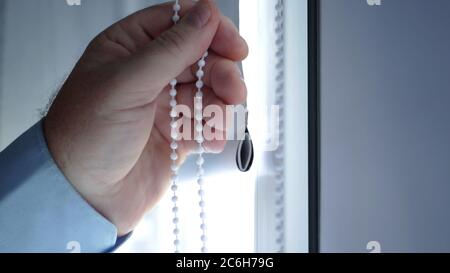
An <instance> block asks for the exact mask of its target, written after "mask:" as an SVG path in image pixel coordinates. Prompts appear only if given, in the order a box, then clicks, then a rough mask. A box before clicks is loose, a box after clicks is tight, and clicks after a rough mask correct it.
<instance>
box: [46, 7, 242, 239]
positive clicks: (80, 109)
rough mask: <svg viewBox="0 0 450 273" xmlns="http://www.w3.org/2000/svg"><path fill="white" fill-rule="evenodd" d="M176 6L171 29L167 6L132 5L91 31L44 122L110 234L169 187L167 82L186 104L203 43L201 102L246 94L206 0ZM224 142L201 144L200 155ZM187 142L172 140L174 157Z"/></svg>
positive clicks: (228, 34) (234, 45)
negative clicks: (112, 227) (176, 17)
mask: <svg viewBox="0 0 450 273" xmlns="http://www.w3.org/2000/svg"><path fill="white" fill-rule="evenodd" d="M181 4H182V11H181V15H182V16H183V19H182V20H181V21H180V23H179V24H177V25H176V26H174V27H172V21H171V16H172V13H173V11H172V5H173V3H170V4H163V5H159V6H154V7H150V8H148V9H145V10H142V11H139V12H137V13H135V14H133V15H131V16H129V17H128V18H125V19H124V20H122V21H120V22H118V23H116V24H114V25H113V26H111V27H110V28H108V29H107V30H105V31H104V32H103V33H101V34H100V35H99V36H97V37H96V38H95V39H94V40H93V41H92V42H91V43H90V45H89V47H88V48H87V49H86V52H85V53H84V55H83V56H82V58H81V59H80V61H79V62H78V64H77V65H76V67H75V69H74V70H73V72H72V73H71V75H70V76H69V78H68V80H67V81H66V83H65V84H64V86H63V87H62V89H61V91H60V93H59V95H58V96H57V98H56V100H55V102H54V103H53V105H52V107H51V108H50V111H49V113H48V115H47V117H46V119H45V123H44V130H45V135H46V139H47V142H48V145H49V148H50V151H51V153H52V155H53V157H54V158H55V161H56V162H57V164H58V166H59V167H60V168H61V170H62V171H63V173H64V174H65V176H66V177H67V178H68V179H69V181H70V182H71V183H72V184H73V186H74V187H75V188H76V189H77V190H78V191H79V192H80V194H81V195H82V196H83V197H84V198H85V199H86V200H87V201H88V202H89V203H90V204H91V205H92V206H93V207H94V208H96V209H97V210H98V211H99V212H100V213H101V214H102V215H104V216H105V217H106V218H108V219H109V220H110V221H111V222H112V223H114V224H115V225H116V226H117V228H118V231H119V235H124V234H127V233H129V232H130V231H131V230H132V229H133V228H134V227H135V225H136V224H137V223H138V222H139V220H140V219H141V218H142V217H143V215H144V214H145V213H146V212H147V211H148V210H149V209H151V208H152V207H153V206H154V205H155V204H156V203H157V202H158V201H159V199H160V198H161V197H162V195H163V194H164V192H165V191H166V190H167V188H168V185H169V180H170V165H171V160H170V156H169V155H170V153H171V150H170V148H169V145H170V142H171V136H170V118H169V113H170V106H169V101H170V96H169V88H168V84H169V82H170V80H171V79H173V78H177V79H178V82H179V85H178V87H177V89H178V92H179V93H178V94H179V95H178V97H177V100H178V103H179V104H183V105H187V106H189V107H190V108H191V109H192V108H193V104H194V100H193V97H194V94H195V92H196V88H195V82H196V77H195V71H196V70H197V66H196V63H197V61H198V60H199V59H200V58H201V56H202V54H203V53H204V52H205V51H206V50H208V49H210V55H209V57H208V61H207V66H206V68H205V77H204V81H205V84H206V87H205V90H204V93H205V98H204V103H205V104H207V105H208V104H214V105H218V106H220V107H225V105H228V104H241V103H243V102H244V101H245V98H246V87H245V84H244V82H243V81H242V80H241V74H240V71H239V69H238V67H237V65H236V63H235V62H237V61H241V60H242V59H244V58H245V57H246V56H247V53H248V48H247V44H246V43H245V41H244V40H243V39H242V38H241V37H240V36H239V33H238V31H237V29H236V27H235V26H234V25H233V23H232V22H231V21H230V20H229V19H228V18H226V17H224V16H222V15H221V14H220V12H219V11H218V9H217V7H216V6H215V4H214V2H213V1H212V0H201V1H200V2H199V3H197V4H195V3H194V2H193V1H191V0H185V1H181ZM191 111H193V110H191ZM185 118H186V117H185ZM217 129H218V130H223V128H217ZM224 146H225V141H219V140H216V141H209V142H206V143H205V148H206V150H207V151H209V152H220V151H222V150H223V148H224ZM195 147H196V145H195V141H188V140H184V141H181V142H180V147H179V154H180V157H181V158H180V163H181V162H182V161H183V160H184V159H185V158H186V156H187V155H188V154H189V153H191V152H192V151H193V149H194V148H195Z"/></svg>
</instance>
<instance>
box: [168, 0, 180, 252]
mask: <svg viewBox="0 0 450 273" xmlns="http://www.w3.org/2000/svg"><path fill="white" fill-rule="evenodd" d="M180 10H181V6H180V3H179V0H176V1H175V4H174V5H173V13H174V14H173V16H172V21H173V23H174V24H177V23H178V21H179V20H180V14H179V13H180ZM176 86H177V80H176V79H173V80H172V81H171V82H170V87H171V89H170V97H171V100H170V107H171V111H170V118H171V122H170V128H171V138H172V143H171V144H170V149H172V153H171V155H170V159H171V160H172V165H171V171H172V177H171V180H172V187H171V189H172V192H173V196H172V203H173V207H172V213H173V220H172V221H173V224H174V229H173V234H174V236H175V239H174V241H173V245H174V248H175V253H178V252H179V251H180V249H179V246H180V239H179V234H180V229H179V227H178V223H179V218H178V196H177V191H178V164H177V160H178V153H177V150H178V143H177V141H178V138H179V135H178V131H177V128H178V123H177V120H176V118H177V117H178V113H177V110H176V107H177V99H176V98H177V89H176Z"/></svg>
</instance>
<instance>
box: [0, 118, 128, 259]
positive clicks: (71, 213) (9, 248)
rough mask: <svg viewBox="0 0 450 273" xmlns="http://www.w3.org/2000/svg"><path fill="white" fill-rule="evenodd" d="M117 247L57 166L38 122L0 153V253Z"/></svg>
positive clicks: (111, 230)
mask: <svg viewBox="0 0 450 273" xmlns="http://www.w3.org/2000/svg"><path fill="white" fill-rule="evenodd" d="M125 238H126V237H125ZM122 242H123V239H120V240H117V229H116V227H115V226H114V225H113V224H112V223H110V222H109V221H108V220H107V219H105V218H104V217H103V216H102V215H100V214H99V213H98V212H97V211H96V210H95V209H93V208H92V207H91V206H90V205H89V204H88V203H87V202H86V201H85V200H84V199H83V198H82V197H81V196H80V195H79V193H78V192H77V191H76V190H75V189H74V188H73V187H72V185H71V184H70V182H68V181H67V179H66V178H65V177H64V175H63V174H62V172H61V171H60V170H59V169H58V167H57V166H56V164H55V162H54V160H53V158H52V156H51V154H50V152H49V150H48V148H47V144H46V142H45V139H44V135H43V129H42V122H39V123H37V124H36V125H35V126H33V127H32V128H31V129H29V130H28V131H27V132H26V133H24V134H23V135H22V136H21V137H19V138H18V139H17V140H16V141H15V142H14V143H12V144H11V145H10V146H9V147H8V148H6V149H5V150H4V151H3V152H1V153H0V252H56V253H61V252H62V253H64V252H82V253H85V252H88V253H92V252H108V251H112V250H114V249H115V247H117V246H118V245H117V244H120V243H122ZM116 243H117V244H116Z"/></svg>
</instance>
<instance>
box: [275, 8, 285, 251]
mask: <svg viewBox="0 0 450 273" xmlns="http://www.w3.org/2000/svg"><path fill="white" fill-rule="evenodd" d="M275 10H276V17H275V23H276V29H275V32H276V35H277V39H276V42H275V43H276V48H277V51H276V58H277V62H276V71H277V72H276V78H275V81H276V103H277V104H278V105H279V106H280V108H281V111H280V145H279V147H278V149H277V151H276V152H275V172H276V177H275V181H276V185H275V196H276V197H275V207H276V210H275V211H276V212H275V229H276V230H275V234H276V238H275V244H276V251H277V252H280V253H282V252H284V251H285V234H284V233H285V223H284V222H285V219H284V218H285V211H284V210H285V207H284V206H285V170H284V165H285V164H284V163H285V162H284V161H285V152H284V141H283V140H284V118H285V116H284V111H283V108H284V105H285V88H284V61H285V60H284V11H285V5H284V0H278V1H277V4H276V6H275Z"/></svg>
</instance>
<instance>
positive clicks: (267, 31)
mask: <svg viewBox="0 0 450 273" xmlns="http://www.w3.org/2000/svg"><path fill="white" fill-rule="evenodd" d="M160 2H163V1H159V0H81V5H79V6H71V5H68V3H67V1H66V0H1V1H0V150H3V149H4V148H5V147H6V146H7V145H9V144H10V143H11V142H12V141H13V140H14V139H16V138H17V137H18V136H19V135H20V134H21V133H23V132H24V131H26V130H27V129H28V128H29V127H31V126H32V125H33V124H34V123H36V122H37V121H38V120H39V119H41V118H42V113H44V112H45V109H46V106H47V104H48V102H49V100H50V98H51V97H52V96H53V95H54V94H56V92H57V91H58V90H59V88H60V86H61V85H62V84H63V82H64V81H65V79H66V77H67V76H68V75H69V73H70V71H71V70H72V68H73V66H74V65H75V63H76V61H77V60H78V58H79V57H80V56H81V54H82V53H83V51H84V49H85V47H86V46H87V44H88V43H89V41H90V40H91V39H92V38H94V37H95V36H96V35H97V34H98V33H100V32H101V31H102V30H103V29H105V28H106V27H108V26H109V25H111V24H112V23H114V22H115V21H117V20H119V19H121V18H123V17H125V16H127V15H129V14H131V13H132V12H134V11H136V10H138V9H141V8H144V7H147V6H150V5H153V4H157V3H160ZM216 2H217V3H218V5H219V6H220V9H221V10H222V12H223V13H224V14H225V15H227V16H229V17H230V18H232V20H233V21H234V22H235V23H236V25H238V26H240V29H241V32H242V35H243V36H244V37H245V38H246V39H247V41H248V43H249V45H250V50H251V53H250V56H249V58H248V60H246V62H244V64H243V67H244V74H245V77H246V81H247V85H248V88H249V101H248V107H249V110H250V129H251V130H252V136H253V138H254V141H255V148H256V152H257V154H256V158H255V166H254V168H253V169H252V171H251V172H249V173H246V174H243V173H240V172H238V170H237V169H236V168H235V166H234V154H233V153H234V152H235V150H234V149H235V147H234V146H233V145H234V144H233V143H231V144H230V145H229V149H228V151H227V152H226V153H225V154H223V155H218V156H217V155H216V156H210V157H209V158H208V159H207V161H206V164H207V166H208V167H207V168H206V172H207V173H208V175H209V176H208V178H207V181H208V184H207V186H206V204H207V222H208V240H209V242H208V248H209V250H210V251H212V252H254V251H257V252H271V251H274V250H275V244H276V243H275V236H276V235H275V221H274V215H275V212H274V211H275V208H274V205H273V204H274V198H275V197H274V194H273V192H274V171H273V169H272V165H271V161H270V160H267V158H268V155H270V151H269V152H267V151H265V150H264V149H263V148H262V147H263V146H264V143H265V142H267V141H268V139H267V138H268V130H270V128H269V124H270V118H271V116H270V113H269V111H268V110H269V106H271V105H273V104H275V98H274V95H275V91H274V90H275V88H276V86H275V76H274V75H275V61H276V58H277V57H276V51H275V49H276V48H275V46H276V45H275V38H276V36H275V35H276V33H275V28H276V23H275V16H276V15H277V13H276V11H275V6H276V4H277V2H278V1H277V0H241V1H239V0H217V1H216ZM286 2H287V3H286V4H287V5H289V8H287V21H286V32H287V35H286V48H285V49H286V54H288V53H289V54H290V58H288V59H287V61H286V64H285V65H286V66H287V67H288V69H286V75H285V76H286V87H287V88H286V89H287V90H288V92H287V97H286V100H287V101H288V102H291V103H287V104H286V109H285V111H286V112H285V113H286V114H287V116H289V117H295V118H292V119H287V120H286V121H285V123H283V126H284V127H285V128H284V129H285V131H284V132H285V135H284V140H285V141H286V142H287V143H286V145H288V146H289V147H290V149H288V150H287V151H286V154H285V156H286V166H285V167H286V173H285V175H286V181H287V182H286V183H287V184H286V188H287V189H286V196H285V203H286V210H285V218H286V221H285V223H284V224H285V226H284V230H285V232H286V234H285V244H286V251H290V252H302V251H307V188H306V185H307V171H306V170H307V137H306V135H307V134H306V128H307V107H306V101H307V100H306V94H307V93H306V90H307V81H306V75H307V73H306V68H307V65H306V64H307V63H306V60H307V58H306V56H307V52H306V0H287V1H286ZM168 16H170V15H169V14H168ZM154 20H158V18H154ZM294 102H296V103H297V104H296V105H293V103H294ZM291 104H292V105H291ZM283 144H284V143H283ZM192 169H194V164H193V163H191V162H187V163H186V164H185V166H184V170H183V173H184V174H185V175H184V183H183V184H182V185H181V187H180V193H179V196H180V205H179V207H180V221H181V222H180V226H181V232H182V233H181V236H180V237H181V242H182V245H181V250H182V251H183V252H197V251H198V250H199V249H200V239H199V238H200V228H199V225H200V219H199V216H198V214H199V209H198V205H197V204H198V201H197V194H196V193H197V185H196V183H193V181H192V179H191V170H192ZM171 218H172V214H171V202H170V198H169V196H167V197H166V198H164V199H163V200H162V201H161V203H160V204H159V205H158V207H157V208H155V209H154V210H153V211H151V212H150V213H149V214H148V215H147V217H146V218H145V219H144V221H143V222H142V223H141V225H140V226H139V227H138V228H137V229H136V231H135V232H134V234H133V237H132V238H131V240H129V241H128V242H127V243H126V244H125V245H124V246H123V247H122V248H121V249H119V250H118V252H171V251H173V247H172V241H173V235H172V222H171ZM0 224H1V223H0Z"/></svg>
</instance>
